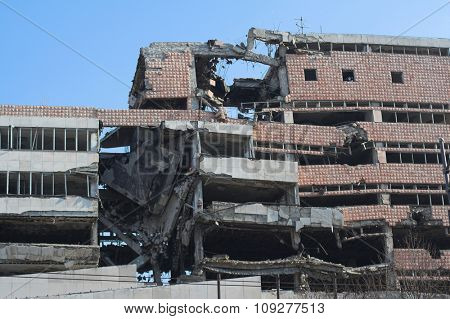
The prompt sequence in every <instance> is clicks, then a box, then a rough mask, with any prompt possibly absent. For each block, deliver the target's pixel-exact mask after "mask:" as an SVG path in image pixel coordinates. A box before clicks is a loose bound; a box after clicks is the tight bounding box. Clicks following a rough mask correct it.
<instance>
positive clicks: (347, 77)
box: [342, 70, 355, 82]
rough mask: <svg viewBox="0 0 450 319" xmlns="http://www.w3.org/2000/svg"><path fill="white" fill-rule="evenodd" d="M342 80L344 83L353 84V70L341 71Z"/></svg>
mask: <svg viewBox="0 0 450 319" xmlns="http://www.w3.org/2000/svg"><path fill="white" fill-rule="evenodd" d="M342 80H343V81H344V82H355V73H354V72H353V70H342Z"/></svg>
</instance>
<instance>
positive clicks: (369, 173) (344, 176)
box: [298, 164, 443, 185]
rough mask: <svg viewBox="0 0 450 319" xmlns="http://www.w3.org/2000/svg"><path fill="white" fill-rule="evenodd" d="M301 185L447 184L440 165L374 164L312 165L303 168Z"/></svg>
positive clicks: (301, 169)
mask: <svg viewBox="0 0 450 319" xmlns="http://www.w3.org/2000/svg"><path fill="white" fill-rule="evenodd" d="M298 171H299V184H300V185H340V184H353V183H358V182H360V181H362V180H364V181H365V182H366V183H367V184H379V183H404V184H443V176H442V167H441V166H440V165H439V164H374V165H358V166H349V165H311V166H300V167H299V169H298Z"/></svg>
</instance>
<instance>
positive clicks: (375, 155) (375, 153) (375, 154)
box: [372, 149, 387, 164]
mask: <svg viewBox="0 0 450 319" xmlns="http://www.w3.org/2000/svg"><path fill="white" fill-rule="evenodd" d="M372 163H373V164H378V163H380V164H386V163H387V158H386V152H385V151H379V150H376V149H373V150H372Z"/></svg>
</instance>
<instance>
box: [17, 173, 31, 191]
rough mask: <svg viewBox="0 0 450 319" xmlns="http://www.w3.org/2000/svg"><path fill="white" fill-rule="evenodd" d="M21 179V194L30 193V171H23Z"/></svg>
mask: <svg viewBox="0 0 450 319" xmlns="http://www.w3.org/2000/svg"><path fill="white" fill-rule="evenodd" d="M19 181H20V182H19V194H20V195H30V173H28V172H21V173H20V179H19Z"/></svg>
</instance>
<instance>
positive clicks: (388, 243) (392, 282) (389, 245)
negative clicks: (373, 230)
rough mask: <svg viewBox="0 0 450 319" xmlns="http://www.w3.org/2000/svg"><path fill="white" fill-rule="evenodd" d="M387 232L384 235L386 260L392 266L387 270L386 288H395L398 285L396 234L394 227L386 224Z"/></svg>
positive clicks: (385, 229) (385, 230)
mask: <svg viewBox="0 0 450 319" xmlns="http://www.w3.org/2000/svg"><path fill="white" fill-rule="evenodd" d="M383 231H384V233H385V237H384V247H383V248H384V262H385V263H386V264H388V265H389V266H390V267H389V268H388V269H387V271H386V288H387V290H395V289H396V286H397V279H396V275H395V269H394V236H393V233H392V227H390V226H389V225H386V226H384V227H383Z"/></svg>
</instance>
